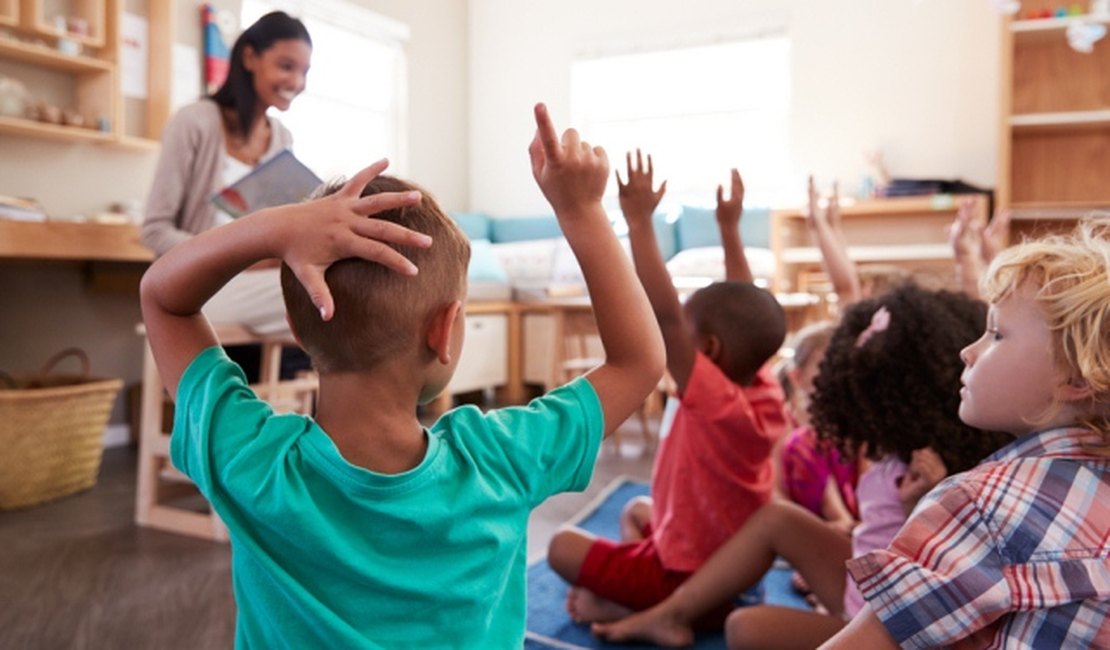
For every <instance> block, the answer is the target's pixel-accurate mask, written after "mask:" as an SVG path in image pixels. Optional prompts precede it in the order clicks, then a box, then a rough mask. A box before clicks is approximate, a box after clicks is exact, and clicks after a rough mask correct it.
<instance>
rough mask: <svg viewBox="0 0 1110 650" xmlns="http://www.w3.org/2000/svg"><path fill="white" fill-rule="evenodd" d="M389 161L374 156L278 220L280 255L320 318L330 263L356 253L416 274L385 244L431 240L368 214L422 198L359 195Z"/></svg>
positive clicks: (328, 304) (326, 310) (327, 315)
mask: <svg viewBox="0 0 1110 650" xmlns="http://www.w3.org/2000/svg"><path fill="white" fill-rule="evenodd" d="M388 164H389V163H388V162H387V161H385V160H381V161H378V162H376V163H374V164H373V165H371V166H369V167H367V168H366V169H363V170H362V171H360V172H359V173H357V174H355V175H354V177H352V178H351V180H349V181H347V183H346V184H344V185H343V187H342V188H341V189H340V190H339V191H338V192H336V193H335V194H331V195H329V196H326V197H324V198H322V199H318V200H315V201H311V202H309V203H304V204H302V205H301V206H299V207H300V209H298V210H291V211H288V212H285V213H284V214H286V215H288V216H287V218H286V219H285V220H284V222H283V225H284V226H285V227H286V228H287V230H286V231H285V234H284V236H283V241H284V245H283V247H282V251H281V252H282V259H283V260H284V262H285V263H286V264H287V265H289V268H290V269H291V270H292V271H293V273H294V274H295V275H296V276H297V279H298V280H300V282H301V284H302V285H304V288H305V290H306V291H307V292H308V295H309V296H310V297H311V299H312V304H314V305H316V307H318V308H319V309H320V316H321V317H322V318H323V319H324V320H330V319H331V317H332V316H333V315H334V313H335V304H334V301H333V299H332V295H331V290H330V289H329V288H328V285H327V283H326V282H325V281H324V272H325V271H327V269H328V267H329V266H331V265H332V264H333V263H335V262H337V261H339V260H343V259H349V258H352V257H358V258H362V259H364V260H367V261H370V262H377V263H378V264H381V265H383V266H386V267H388V268H390V269H393V270H394V271H397V272H398V273H403V274H406V275H415V274H416V273H417V269H416V266H414V265H413V263H412V262H410V261H409V260H408V259H407V258H406V257H405V256H404V255H402V254H401V253H399V252H397V250H396V249H394V248H393V247H392V246H390V245H389V244H397V245H400V246H418V247H421V248H426V247H428V246H430V245H431V243H432V240H431V238H430V237H428V236H427V235H425V234H422V233H418V232H416V231H413V230H410V229H408V228H405V227H404V226H401V225H398V224H396V223H393V222H389V221H383V220H381V219H368V218H367V217H368V216H371V215H374V214H377V213H379V212H385V211H387V210H393V209H395V208H400V207H403V206H406V205H415V204H417V203H420V201H421V200H422V197H421V194H420V192H416V191H413V192H383V193H381V194H374V195H371V196H366V197H360V196H359V195H360V194H361V193H362V190H363V188H365V187H366V184H367V183H369V182H370V181H371V180H373V179H374V178H375V177H376V176H377V175H378V174H380V173H381V172H382V171H384V170H385V168H386V167H387V166H388Z"/></svg>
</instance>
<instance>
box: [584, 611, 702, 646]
mask: <svg viewBox="0 0 1110 650" xmlns="http://www.w3.org/2000/svg"><path fill="white" fill-rule="evenodd" d="M590 631H592V632H593V633H594V634H595V635H597V636H598V637H600V638H602V639H603V640H605V641H612V642H614V643H627V642H629V641H648V642H651V643H654V644H655V645H661V646H665V647H668V648H681V647H685V646H688V645H691V644H693V643H694V630H693V629H691V628H690V626H689V625H687V624H684V623H682V622H681V621H678V620H675V619H673V618H671V617H669V616H668V615H667V614H665V613H661V612H660V610H659V609H658V608H655V609H648V610H645V611H642V612H637V613H635V614H633V615H631V616H629V617H627V618H623V619H621V620H619V621H614V622H612V623H594V624H593V625H592V626H591V627H590Z"/></svg>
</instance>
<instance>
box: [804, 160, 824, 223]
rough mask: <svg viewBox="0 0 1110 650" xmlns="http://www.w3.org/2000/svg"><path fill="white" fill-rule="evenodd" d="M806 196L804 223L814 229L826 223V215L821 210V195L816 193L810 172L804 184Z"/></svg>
mask: <svg viewBox="0 0 1110 650" xmlns="http://www.w3.org/2000/svg"><path fill="white" fill-rule="evenodd" d="M806 197H807V201H806V212H805V216H806V225H807V226H809V228H810V229H811V230H815V229H817V228H818V227H820V226H822V225H824V224H825V223H826V221H825V216H826V215H825V214H824V212H822V210H821V196H820V195H819V194H818V193H817V184H816V183H815V182H814V181H813V175H812V174H811V175H810V177H809V182H808V183H807V184H806Z"/></svg>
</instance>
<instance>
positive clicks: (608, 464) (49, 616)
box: [0, 419, 658, 650]
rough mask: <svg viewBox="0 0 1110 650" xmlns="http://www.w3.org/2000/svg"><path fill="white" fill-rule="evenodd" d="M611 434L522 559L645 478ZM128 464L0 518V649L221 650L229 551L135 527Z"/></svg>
mask: <svg viewBox="0 0 1110 650" xmlns="http://www.w3.org/2000/svg"><path fill="white" fill-rule="evenodd" d="M653 426H654V427H658V421H657V420H656V421H655V422H654V423H653ZM621 432H622V433H623V434H624V438H625V442H624V444H623V445H622V451H621V453H620V454H618V453H616V451H615V450H614V449H613V448H612V446H611V444H607V445H606V446H605V447H604V448H603V449H602V451H601V454H600V456H599V458H598V464H597V467H596V470H595V473H594V479H593V481H592V482H591V484H590V487H589V489H588V490H587V491H586V492H584V493H581V494H562V495H559V496H556V497H553V498H551V499H549V500H548V501H547V502H545V503H544V504H543V505H541V506H540V507H539V508H537V509H536V511H535V512H534V513H533V516H532V519H531V520H530V522H529V526H528V534H529V540H528V554H529V557H536V556H537V555H542V553H543V549H544V548H545V547H546V545H547V541H548V540H549V539H550V537H551V535H552V533H554V531H555V530H556V529H557V528H558V526H559V525H560V524H561V523H562V522H564V521H566V520H567V519H568V518H570V517H571V516H573V515H574V514H575V513H576V512H578V510H579V509H580V508H582V507H583V506H584V505H585V504H586V503H588V502H589V501H590V500H591V499H592V498H593V496H594V495H596V494H597V493H598V492H599V491H600V490H601V489H603V488H604V487H605V486H606V485H608V484H609V482H610V480H611V479H613V478H615V477H617V476H621V475H627V476H632V477H635V478H640V479H644V480H647V479H648V478H649V477H650V474H651V463H652V456H651V454H650V453H644V454H642V453H640V451H641V449H640V441H641V433H640V426H639V424H638V423H637V422H636V421H635V419H632V420H630V421H629V422H626V423H625V424H624V425H623V426H622V428H621ZM137 458H138V454H137V453H136V450H135V449H134V448H130V447H124V448H115V449H110V450H108V451H106V452H105V454H104V461H103V464H102V466H101V471H100V477H99V479H98V481H97V485H96V487H94V488H93V489H92V490H89V491H87V492H84V493H82V494H79V495H75V496H73V497H69V498H66V499H61V500H59V501H55V502H53V503H49V504H46V505H43V506H39V507H36V508H31V509H28V510H22V511H14V512H3V513H0V603H2V606H0V648H28V649H34V650H54V649H58V650H61V649H63V648H64V649H66V650H86V649H87V650H100V649H105V650H108V649H111V650H115V649H118V648H158V649H160V650H177V649H181V650H196V649H198V648H204V649H220V648H231V647H233V645H234V643H233V640H234V631H235V605H234V600H233V598H232V594H231V574H230V567H231V553H230V549H229V547H228V546H227V545H226V544H222V543H217V542H208V541H203V540H197V539H192V538H188V537H182V536H179V535H175V534H171V533H164V532H160V531H156V530H151V529H146V528H140V527H137V526H136V525H135V524H134V521H133V515H134V502H135V471H136V462H137Z"/></svg>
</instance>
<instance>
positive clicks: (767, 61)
mask: <svg viewBox="0 0 1110 650" xmlns="http://www.w3.org/2000/svg"><path fill="white" fill-rule="evenodd" d="M789 55H790V52H789V42H788V40H787V38H786V36H784V35H775V36H768V37H759V38H751V39H747V40H740V41H732V42H728V43H719V44H710V45H704V46H698V47H685V48H680V49H668V50H660V51H652V52H636V53H630V54H619V55H606V56H599V57H590V58H581V59H579V60H578V61H576V62H575V63H574V64H573V66H572V69H571V110H572V116H573V121H574V124H576V125H580V127H581V128H580V130H581V131H582V132H583V133H584V137H586V139H588V140H590V141H591V142H594V143H596V144H600V145H602V146H604V147H605V149H606V151H607V152H608V153H609V156H610V164H611V165H612V167H613V168H614V169H620V170H621V175H622V176H624V172H623V170H624V169H625V161H624V153H625V152H626V151H635V150H636V148H637V147H639V148H640V149H642V150H643V151H644V152H645V153H647V152H650V153H651V154H652V159H653V161H654V162H655V173H656V178H657V179H666V180H667V196H666V197H665V198H664V201H665V202H667V203H668V204H669V205H671V206H676V205H679V204H689V205H707V204H714V202H715V200H716V198H715V197H716V194H715V192H716V187H717V185H718V184H724V186H725V188H726V192H727V189H728V183H729V170H730V169H731V168H733V167H736V168H737V169H739V170H740V174H741V175H742V176H743V178H744V186H745V190H746V200H745V203H747V204H748V205H772V204H774V203H776V201H778V200H780V199H781V198H782V197H791V196H793V195H794V194H796V191H793V190H796V188H794V187H792V181H793V176H792V174H791V170H790V160H789V137H788V136H789V108H790V56H789ZM616 192H617V188H616V183H615V181H612V180H611V181H610V184H609V188H608V189H607V197H609V199H610V201H612V202H613V203H614V204H615V197H616Z"/></svg>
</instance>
